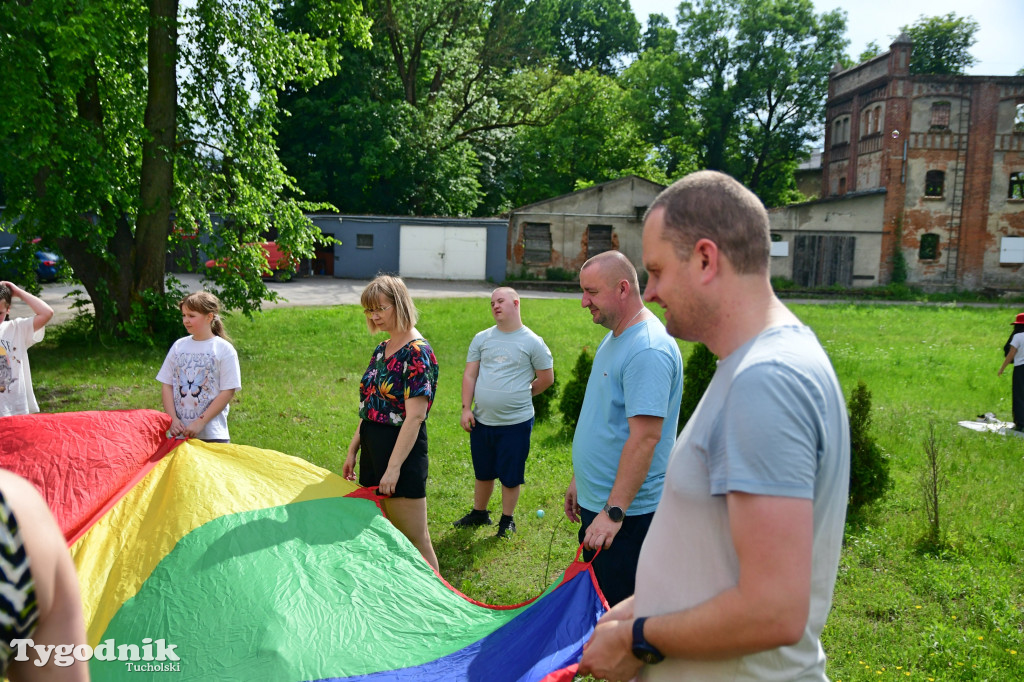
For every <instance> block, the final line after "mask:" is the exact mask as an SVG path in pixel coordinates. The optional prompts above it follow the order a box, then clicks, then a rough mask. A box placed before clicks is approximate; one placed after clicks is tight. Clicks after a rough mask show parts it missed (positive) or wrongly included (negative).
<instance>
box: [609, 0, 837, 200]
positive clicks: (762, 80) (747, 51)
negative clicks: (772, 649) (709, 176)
mask: <svg viewBox="0 0 1024 682" xmlns="http://www.w3.org/2000/svg"><path fill="white" fill-rule="evenodd" d="M845 23H846V22H845V14H844V13H843V12H842V11H840V10H836V11H833V12H826V13H824V14H820V15H818V14H815V13H814V7H813V5H812V3H811V0H694V1H693V2H690V1H684V2H682V3H681V4H680V5H679V18H678V24H677V26H678V29H679V31H678V33H679V36H678V39H677V40H676V42H675V52H674V53H671V54H669V53H667V52H666V51H664V50H663V49H662V51H661V54H660V55H657V54H656V55H652V58H650V59H648V55H647V54H646V53H645V54H644V55H643V56H642V57H641V59H640V60H638V66H637V71H636V72H633V67H632V66H631V67H630V69H629V70H627V72H626V74H624V75H625V76H626V77H627V78H629V79H631V80H632V81H633V82H634V83H635V84H636V85H637V87H638V88H640V85H641V84H642V83H645V82H646V83H648V84H649V87H653V88H655V90H653V91H652V92H654V93H655V95H654V97H653V98H652V99H651V100H650V101H651V102H652V103H654V104H658V105H659V106H656V107H654V108H652V109H651V111H650V113H649V115H648V124H647V130H649V131H652V132H658V133H659V134H660V135H661V136H662V137H661V139H662V140H674V141H676V142H675V144H676V151H677V154H676V156H677V157H678V160H677V161H676V163H677V164H678V170H681V171H686V170H689V166H690V165H691V164H692V163H693V161H691V160H690V159H688V158H687V156H686V153H687V151H689V150H692V152H693V154H694V156H695V161H696V164H695V165H697V166H698V167H701V168H711V169H716V170H721V171H724V172H726V173H729V174H730V175H732V176H734V177H736V178H737V179H739V180H740V181H742V182H743V183H745V184H746V185H747V186H748V187H750V188H751V189H752V190H753V191H754V192H756V193H757V194H758V196H760V197H761V199H762V200H763V201H765V203H767V204H769V205H779V204H783V203H786V202H787V201H788V200H789V199H790V198H791V197H793V196H794V195H795V183H794V180H793V170H794V169H795V167H796V165H797V163H798V162H799V160H800V158H802V156H804V155H805V154H806V148H807V146H808V145H809V144H810V143H811V142H812V141H813V140H815V139H816V138H817V136H818V127H819V126H820V121H821V115H822V112H823V107H824V103H825V97H826V95H827V89H828V72H829V70H830V69H831V68H832V65H833V64H835V63H836V61H837V60H839V59H840V58H841V57H842V56H843V50H844V48H845V47H846V44H847V41H846V40H845V38H844V37H843V33H844V32H845ZM658 43H659V45H664V39H663V38H662V39H659V41H658ZM672 72H674V73H675V74H676V75H672ZM659 75H661V76H664V80H663V81H662V82H661V83H658V82H656V81H654V80H653V79H652V76H659ZM658 88H660V90H659V89H658ZM640 89H642V88H640ZM666 158H672V155H666ZM670 175H675V174H674V173H670Z"/></svg>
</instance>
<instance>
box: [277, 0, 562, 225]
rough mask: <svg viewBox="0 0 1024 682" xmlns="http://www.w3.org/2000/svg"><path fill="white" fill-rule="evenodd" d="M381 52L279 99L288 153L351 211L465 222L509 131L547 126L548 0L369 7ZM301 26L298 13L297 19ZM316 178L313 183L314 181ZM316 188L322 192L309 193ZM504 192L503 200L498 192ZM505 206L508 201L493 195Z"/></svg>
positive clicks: (550, 77) (427, 1) (314, 184)
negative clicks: (462, 217) (443, 217)
mask: <svg viewBox="0 0 1024 682" xmlns="http://www.w3.org/2000/svg"><path fill="white" fill-rule="evenodd" d="M365 7H366V11H367V14H368V16H369V17H370V18H371V19H372V20H373V26H372V29H371V31H372V36H373V43H374V47H373V50H372V51H370V52H369V53H366V54H362V55H358V56H356V55H352V58H350V59H347V60H346V61H345V62H344V63H343V67H342V71H341V72H340V73H339V74H338V76H337V77H335V78H331V79H329V80H327V81H325V82H324V83H322V84H321V85H320V86H318V87H316V88H314V89H313V90H311V91H310V92H308V93H303V92H298V91H296V92H289V93H287V95H286V96H285V97H284V98H283V99H282V104H283V106H284V108H285V109H287V110H288V111H289V112H290V113H291V116H290V117H289V118H288V119H286V120H285V121H283V122H282V126H281V134H280V137H279V144H280V147H281V150H282V158H283V159H284V160H285V163H286V164H287V166H288V168H289V169H290V170H291V171H292V172H293V173H295V175H296V177H297V178H298V179H299V180H300V182H303V183H305V184H307V185H308V186H309V187H310V188H312V190H311V194H310V196H312V197H314V198H317V199H323V200H329V201H331V202H332V203H334V204H336V205H337V206H338V207H340V208H341V209H342V210H344V211H352V212H375V213H418V214H446V215H468V214H471V213H473V212H474V211H476V210H477V208H478V207H479V206H480V205H481V202H482V201H484V200H485V199H486V197H487V195H488V192H489V191H490V190H489V188H485V187H483V186H482V185H481V179H482V178H486V177H491V175H488V168H489V166H490V165H491V161H492V160H493V159H494V158H495V157H497V156H499V155H500V154H501V153H502V150H501V148H500V145H501V144H503V142H504V141H505V140H506V139H507V135H506V134H505V131H509V130H512V129H514V128H516V127H519V126H524V125H543V124H544V123H547V122H549V121H550V120H551V117H552V116H553V112H551V111H549V110H548V109H547V108H546V107H545V106H544V105H545V103H546V102H549V101H550V100H548V99H546V98H544V97H543V93H544V92H546V91H547V90H549V89H550V88H551V87H553V86H554V84H555V83H556V82H557V74H555V73H554V72H553V71H552V70H551V69H549V68H548V65H549V64H550V62H551V61H552V57H551V54H550V45H549V42H548V38H547V36H549V34H550V30H549V25H550V22H551V21H553V20H554V19H553V17H554V14H553V9H552V7H551V6H550V4H549V3H548V0H530V1H527V0H484V1H481V0H413V1H410V2H403V3H393V2H392V1H391V0H365ZM294 21H295V24H294V25H296V26H302V18H301V17H296V18H294ZM307 178H309V182H308V183H307V182H306V179H307ZM313 190H315V191H316V192H318V193H317V194H312V191H313ZM499 194H500V193H499ZM496 201H500V199H496Z"/></svg>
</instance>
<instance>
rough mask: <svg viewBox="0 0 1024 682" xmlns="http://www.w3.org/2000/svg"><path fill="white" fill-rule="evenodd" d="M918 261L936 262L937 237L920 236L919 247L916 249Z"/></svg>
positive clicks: (937, 251)
mask: <svg viewBox="0 0 1024 682" xmlns="http://www.w3.org/2000/svg"><path fill="white" fill-rule="evenodd" d="M917 257H918V259H919V260H936V259H938V257H939V235H937V234H931V233H929V234H923V235H921V246H920V247H919V248H918V249H917Z"/></svg>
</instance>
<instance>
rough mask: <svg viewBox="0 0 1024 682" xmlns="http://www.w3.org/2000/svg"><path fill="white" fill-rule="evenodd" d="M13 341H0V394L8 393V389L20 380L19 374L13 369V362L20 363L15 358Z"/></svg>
mask: <svg viewBox="0 0 1024 682" xmlns="http://www.w3.org/2000/svg"><path fill="white" fill-rule="evenodd" d="M13 343H14V342H13V341H10V340H7V339H4V340H2V341H0V393H7V391H8V389H10V387H11V386H12V385H14V382H16V381H17V380H18V377H17V374H18V373H17V372H16V371H14V368H13V367H11V362H12V361H13V362H19V360H18V359H17V358H15V357H14V348H13Z"/></svg>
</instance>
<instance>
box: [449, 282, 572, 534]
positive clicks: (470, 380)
mask: <svg viewBox="0 0 1024 682" xmlns="http://www.w3.org/2000/svg"><path fill="white" fill-rule="evenodd" d="M491 315H493V316H494V321H495V323H496V324H495V325H494V326H493V327H489V328H488V329H485V330H483V331H482V332H480V333H479V334H477V335H476V336H474V337H473V341H472V343H470V344H469V353H467V355H466V370H465V372H464V373H463V375H462V418H461V420H460V423H461V424H462V428H463V429H465V430H466V431H468V432H469V449H470V452H471V453H472V455H473V473H474V475H475V476H476V483H475V484H474V488H473V509H472V510H471V511H470V512H469V513H468V514H466V515H465V516H463V517H462V518H461V519H459V520H458V521H456V522H455V523H454V524H453V525H454V526H455V527H456V528H464V527H467V526H485V525H490V524H491V515H490V513H489V512H488V511H487V504H488V502H489V501H490V499H491V493H492V492H493V491H494V480H495V479H498V480H500V481H501V519H500V520H499V521H498V532H497V534H496V535H497V537H499V538H507V537H509V536H510V535H511V534H512V533H515V532H516V522H515V519H514V517H513V512H514V511H515V508H516V503H517V502H518V501H519V491H520V488H521V487H522V484H523V482H524V479H525V476H526V458H527V456H528V455H529V453H530V433H531V431H532V429H533V396H535V395H537V394H539V393H542V392H544V391H545V390H547V388H548V387H549V386H551V384H552V383H554V381H555V371H554V364H553V362H552V360H551V351H549V350H548V347H547V346H546V345H545V344H544V339H542V338H540V337H539V336H537V335H536V334H534V333H533V332H532V331H530V329H529V327H527V326H525V325H524V324H523V320H522V316H521V314H520V307H519V294H518V293H516V290H515V289H513V288H511V287H500V288H498V289H495V290H494V293H492V294H491ZM474 399H475V402H476V409H474V408H473V403H474Z"/></svg>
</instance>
